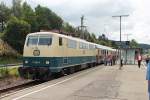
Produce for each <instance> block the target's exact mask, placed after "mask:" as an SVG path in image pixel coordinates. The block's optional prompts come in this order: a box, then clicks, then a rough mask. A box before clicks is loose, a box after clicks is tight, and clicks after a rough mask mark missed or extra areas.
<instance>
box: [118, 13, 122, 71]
mask: <svg viewBox="0 0 150 100" xmlns="http://www.w3.org/2000/svg"><path fill="white" fill-rule="evenodd" d="M119 49H120V67H119V69H121V67H122V58H121V16H120V48H119Z"/></svg>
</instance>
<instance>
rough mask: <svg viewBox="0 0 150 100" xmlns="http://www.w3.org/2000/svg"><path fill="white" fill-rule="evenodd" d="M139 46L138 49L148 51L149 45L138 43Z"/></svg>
mask: <svg viewBox="0 0 150 100" xmlns="http://www.w3.org/2000/svg"><path fill="white" fill-rule="evenodd" d="M139 46H140V48H143V49H150V45H149V44H143V43H140V44H139Z"/></svg>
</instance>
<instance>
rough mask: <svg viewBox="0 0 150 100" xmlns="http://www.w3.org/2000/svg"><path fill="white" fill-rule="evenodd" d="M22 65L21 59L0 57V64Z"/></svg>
mask: <svg viewBox="0 0 150 100" xmlns="http://www.w3.org/2000/svg"><path fill="white" fill-rule="evenodd" d="M18 63H22V57H0V64H18Z"/></svg>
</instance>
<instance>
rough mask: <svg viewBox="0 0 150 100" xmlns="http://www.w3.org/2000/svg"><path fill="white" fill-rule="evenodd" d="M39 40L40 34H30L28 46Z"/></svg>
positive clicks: (35, 43)
mask: <svg viewBox="0 0 150 100" xmlns="http://www.w3.org/2000/svg"><path fill="white" fill-rule="evenodd" d="M37 42H38V36H29V37H28V42H27V46H34V45H37Z"/></svg>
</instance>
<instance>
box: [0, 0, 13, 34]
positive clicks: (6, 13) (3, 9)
mask: <svg viewBox="0 0 150 100" xmlns="http://www.w3.org/2000/svg"><path fill="white" fill-rule="evenodd" d="M10 13H11V12H10V9H9V8H8V7H7V6H6V5H5V4H4V3H3V2H1V4H0V23H1V28H0V31H1V32H2V31H4V28H5V24H6V22H7V20H8V19H9V17H10Z"/></svg>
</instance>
